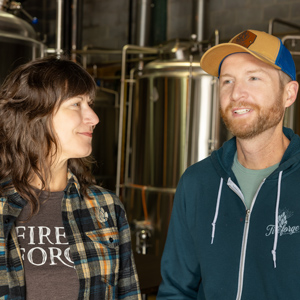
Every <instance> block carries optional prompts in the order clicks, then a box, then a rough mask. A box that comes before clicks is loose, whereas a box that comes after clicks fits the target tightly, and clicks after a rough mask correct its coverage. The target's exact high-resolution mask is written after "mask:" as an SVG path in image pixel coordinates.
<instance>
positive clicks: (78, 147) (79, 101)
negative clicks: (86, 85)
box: [52, 96, 99, 160]
mask: <svg viewBox="0 0 300 300" xmlns="http://www.w3.org/2000/svg"><path fill="white" fill-rule="evenodd" d="M98 122H99V119H98V116H97V115H96V114H95V112H94V111H93V110H92V108H91V107H90V99H89V97H88V96H78V97H73V98H70V99H68V100H66V101H64V102H63V103H62V104H61V106H60V107H59V109H58V110H57V112H56V113H55V114H54V116H53V119H52V123H53V128H54V131H55V133H56V136H57V142H58V156H59V157H58V159H59V160H68V159H69V158H82V157H86V156H88V155H90V154H91V151H92V136H93V130H94V128H95V126H96V125H97V123H98Z"/></svg>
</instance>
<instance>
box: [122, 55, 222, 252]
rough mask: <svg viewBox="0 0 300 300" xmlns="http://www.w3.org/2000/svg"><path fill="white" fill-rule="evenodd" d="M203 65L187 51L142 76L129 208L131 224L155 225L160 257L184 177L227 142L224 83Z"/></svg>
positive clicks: (155, 245) (135, 104) (135, 103)
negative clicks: (221, 97)
mask: <svg viewBox="0 0 300 300" xmlns="http://www.w3.org/2000/svg"><path fill="white" fill-rule="evenodd" d="M177 54H178V52H177ZM199 61H200V59H199V56H198V55H196V56H194V55H188V56H187V55H186V53H184V52H182V51H181V52H179V56H177V57H175V58H173V59H159V60H155V61H152V62H150V63H148V64H147V65H146V66H145V67H144V69H143V70H142V71H137V72H136V74H137V75H136V88H135V97H134V99H133V103H132V107H133V109H132V124H131V126H130V127H131V128H132V129H131V148H130V151H129V152H130V166H129V167H128V170H127V174H126V175H127V177H126V178H125V186H126V190H127V194H126V195H127V198H126V204H127V209H128V214H129V218H130V219H131V221H136V220H143V219H147V222H146V224H147V223H148V224H149V223H150V224H152V228H151V230H152V231H153V232H154V233H153V234H152V238H153V240H152V242H151V243H150V241H149V243H150V244H152V245H149V249H148V251H150V252H151V251H154V252H155V254H157V255H160V254H161V252H162V249H163V245H164V241H165V237H166V234H167V228H168V223H169V219H170V214H171V210H172V204H173V198H174V193H175V190H176V186H177V184H178V181H179V178H180V176H181V175H182V173H183V172H184V170H185V169H186V168H187V167H188V166H190V165H191V164H194V163H196V162H197V161H199V160H201V159H204V158H205V157H207V156H208V155H209V154H210V153H211V152H212V151H213V150H214V149H217V148H219V146H220V145H222V143H223V142H224V141H225V140H226V138H227V131H226V129H225V127H223V124H222V123H221V120H220V116H219V101H218V96H217V93H218V83H217V81H216V79H215V78H214V77H213V76H211V75H209V74H207V73H206V72H204V71H203V70H202V69H201V67H200V63H199ZM143 201H144V202H143Z"/></svg>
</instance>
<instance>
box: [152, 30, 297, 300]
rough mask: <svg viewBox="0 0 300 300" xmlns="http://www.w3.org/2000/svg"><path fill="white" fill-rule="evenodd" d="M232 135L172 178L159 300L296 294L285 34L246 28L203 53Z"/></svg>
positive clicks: (290, 86)
mask: <svg viewBox="0 0 300 300" xmlns="http://www.w3.org/2000/svg"><path fill="white" fill-rule="evenodd" d="M200 64H201V67H202V68H203V69H204V70H205V71H206V72H208V73H209V74H211V75H214V76H218V77H219V81H220V111H221V114H222V118H223V120H224V122H225V124H226V126H227V127H228V129H229V130H230V131H231V132H232V133H233V135H234V136H235V137H234V138H233V139H231V140H229V141H228V142H226V143H225V144H224V145H223V146H222V147H221V148H220V149H219V150H217V151H214V152H213V153H212V155H211V156H210V157H208V158H206V159H204V160H203V161H201V162H198V163H196V164H195V165H193V166H191V167H189V168H188V169H187V170H186V172H185V173H184V175H183V176H182V178H181V179H180V182H179V184H178V188H177V191H176V196H175V201H174V207H173V212H172V218H171V222H170V227H169V233H168V238H167V242H166V246H165V250H164V254H163V258H162V278H163V281H162V284H161V286H160V289H159V293H158V297H157V299H159V300H160V299H170V300H176V299H182V300H183V299H184V300H187V299H206V300H207V299H209V300H218V299H222V300H224V299H225V300H227V299H229V300H232V299H242V300H255V299H259V300H262V299H272V300H274V299H283V300H285V299H289V300H292V299H300V285H299V280H300V259H299V255H300V138H299V137H298V136H297V135H296V134H294V133H293V131H292V130H291V129H287V128H283V117H284V111H285V109H286V108H287V107H289V106H290V105H292V104H293V102H294V101H295V99H296V96H297V92H298V83H297V82H296V81H295V79H296V71H295V65H294V62H293V59H292V56H291V54H290V52H289V51H288V50H287V49H286V48H285V47H284V45H283V44H282V42H281V40H279V39H278V38H277V37H274V36H272V35H269V34H267V33H265V32H260V31H256V30H247V31H244V32H242V33H240V34H238V35H237V36H235V37H234V38H233V39H232V40H230V42H229V43H224V44H220V45H217V46H215V47H212V48H211V49H209V50H208V51H207V52H206V53H205V54H204V55H203V57H202V59H201V62H200Z"/></svg>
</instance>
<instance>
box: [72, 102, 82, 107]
mask: <svg viewBox="0 0 300 300" xmlns="http://www.w3.org/2000/svg"><path fill="white" fill-rule="evenodd" d="M79 105H80V104H79V102H76V103H73V104H72V106H79Z"/></svg>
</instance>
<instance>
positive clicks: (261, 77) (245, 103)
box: [220, 53, 285, 139]
mask: <svg viewBox="0 0 300 300" xmlns="http://www.w3.org/2000/svg"><path fill="white" fill-rule="evenodd" d="M220 111H221V115H222V118H223V120H224V123H225V125H226V126H227V128H228V130H230V131H231V132H232V134H233V135H235V136H236V137H237V138H240V139H250V138H253V137H255V136H257V135H259V134H261V133H262V132H265V131H266V130H268V129H270V128H274V127H276V126H282V119H283V116H284V111H285V107H284V104H283V91H282V90H281V89H280V84H279V71H278V70H276V69H275V68H274V67H272V66H269V65H268V64H266V63H264V62H262V61H260V60H258V59H256V58H255V57H253V56H252V55H250V54H247V53H237V54H233V55H230V56H228V57H227V58H226V59H225V60H224V62H223V64H222V68H221V73H220Z"/></svg>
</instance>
